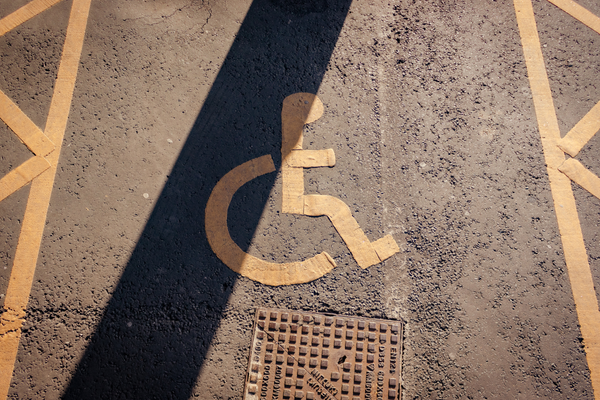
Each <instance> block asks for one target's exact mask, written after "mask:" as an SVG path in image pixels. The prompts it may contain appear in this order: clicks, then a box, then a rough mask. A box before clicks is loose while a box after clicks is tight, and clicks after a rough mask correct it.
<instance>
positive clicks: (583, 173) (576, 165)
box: [558, 158, 600, 199]
mask: <svg viewBox="0 0 600 400" xmlns="http://www.w3.org/2000/svg"><path fill="white" fill-rule="evenodd" d="M558 170H559V171H560V172H562V173H563V174H565V175H566V176H568V177H569V178H570V179H571V180H572V181H573V182H575V183H577V184H578V185H579V186H581V187H582V188H584V189H585V190H587V191H588V192H590V193H591V194H593V195H594V196H596V197H597V198H599V199H600V178H598V177H597V176H596V175H595V174H594V173H593V172H591V171H590V170H589V169H587V168H586V167H584V166H583V165H582V164H581V163H580V162H579V161H577V160H576V159H574V158H569V159H568V160H566V161H565V162H564V163H562V164H561V165H560V166H559V167H558Z"/></svg>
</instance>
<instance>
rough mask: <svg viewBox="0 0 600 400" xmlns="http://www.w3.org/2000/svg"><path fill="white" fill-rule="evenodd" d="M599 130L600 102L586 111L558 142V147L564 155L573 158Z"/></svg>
mask: <svg viewBox="0 0 600 400" xmlns="http://www.w3.org/2000/svg"><path fill="white" fill-rule="evenodd" d="M599 130H600V102H598V103H597V104H596V105H595V106H594V107H593V108H592V109H591V110H590V111H588V113H587V114H586V115H585V116H584V117H583V118H581V120H580V121H579V122H578V123H577V124H576V125H575V126H574V127H573V129H571V130H570V131H569V133H567V134H566V136H565V137H564V138H562V139H561V140H559V141H558V147H560V148H561V149H562V150H563V151H564V152H565V153H567V154H569V155H571V156H572V157H575V156H576V155H577V154H578V153H579V151H580V150H581V149H582V148H583V146H585V145H586V144H587V142H589V141H590V139H591V138H592V136H594V135H595V134H596V132H598V131H599Z"/></svg>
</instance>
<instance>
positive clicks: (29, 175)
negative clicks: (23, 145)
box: [0, 157, 50, 201]
mask: <svg viewBox="0 0 600 400" xmlns="http://www.w3.org/2000/svg"><path fill="white" fill-rule="evenodd" d="M48 168H50V163H49V162H48V161H47V160H46V159H45V158H44V157H31V158H30V159H29V160H27V161H25V162H24V163H23V164H21V165H19V166H18V167H17V168H15V169H13V170H12V171H10V172H9V173H8V174H6V175H5V176H4V177H2V179H0V201H2V200H4V199H5V198H7V197H8V196H10V195H11V194H13V193H14V192H16V191H17V190H19V189H21V188H22V187H23V186H25V185H27V184H28V183H29V182H31V181H32V180H33V178H35V177H37V176H38V175H39V174H41V173H42V172H44V171H45V170H47V169H48Z"/></svg>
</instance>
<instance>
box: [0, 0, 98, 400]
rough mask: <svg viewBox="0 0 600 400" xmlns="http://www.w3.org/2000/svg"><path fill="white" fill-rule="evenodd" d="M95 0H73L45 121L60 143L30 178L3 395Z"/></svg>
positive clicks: (3, 329) (3, 360)
mask: <svg viewBox="0 0 600 400" xmlns="http://www.w3.org/2000/svg"><path fill="white" fill-rule="evenodd" d="M90 2H91V0H73V4H72V6H71V14H70V17H69V25H68V27H67V35H66V38H65V44H64V47H63V53H62V57H61V61H60V66H59V68H58V75H57V79H56V83H55V85H54V93H53V96H52V102H51V104H50V111H49V113H48V119H47V121H46V135H47V136H48V137H49V138H50V140H51V141H52V142H54V143H55V144H56V149H55V150H54V151H53V152H52V153H50V154H49V155H48V156H47V157H46V159H47V160H48V161H49V162H50V168H49V169H47V170H46V171H45V172H43V173H42V174H41V175H39V176H38V177H37V178H35V179H34V180H33V182H32V184H31V190H30V193H29V199H28V201H27V208H26V210H25V217H24V218H23V225H22V228H21V234H20V236H19V241H18V244H17V249H16V252H15V260H14V263H13V267H12V271H11V275H10V279H9V283H8V289H7V293H6V298H5V300H4V310H3V313H2V315H1V316H0V398H6V396H7V395H8V391H9V388H10V380H11V378H12V373H13V368H14V363H15V359H16V355H17V350H18V346H19V339H20V337H21V326H22V324H23V322H24V318H25V310H26V308H27V303H28V301H29V294H30V292H31V286H32V283H33V277H34V274H35V267H36V264H37V258H38V254H39V249H40V244H41V241H42V235H43V232H44V225H45V223H46V215H47V212H48V206H49V203H50V196H51V194H52V187H53V185H54V178H55V175H56V169H57V166H58V160H59V157H60V149H61V146H62V139H63V136H64V132H65V128H66V125H67V120H68V116H69V109H70V107H71V99H72V97H73V89H74V87H75V80H76V77H77V69H78V64H79V59H80V56H81V49H82V46H83V39H84V37H85V29H86V25H87V19H88V14H89V8H90Z"/></svg>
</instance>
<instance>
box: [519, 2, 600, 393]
mask: <svg viewBox="0 0 600 400" xmlns="http://www.w3.org/2000/svg"><path fill="white" fill-rule="evenodd" d="M550 1H552V0H550ZM552 3H553V4H555V5H556V6H558V7H559V8H561V9H562V8H563V7H565V9H564V11H566V12H568V13H569V14H571V15H572V16H574V17H575V18H577V19H578V17H579V16H582V17H585V21H586V22H590V21H591V22H593V21H595V20H594V19H593V18H590V17H589V14H590V13H589V12H588V11H585V12H583V11H581V10H582V8H581V7H580V6H577V5H573V4H571V3H572V2H566V1H557V0H554V1H552ZM514 5H515V12H516V15H517V23H518V25H519V31H520V35H521V42H522V45H523V53H524V55H525V62H526V65H527V72H528V75H529V84H530V86H531V92H532V95H533V103H534V107H535V112H536V116H537V122H538V127H539V131H540V136H541V139H542V147H543V149H544V157H545V159H546V165H547V171H548V177H549V180H550V188H551V191H552V197H553V200H554V209H555V211H556V218H557V220H558V228H559V231H560V235H561V240H562V244H563V250H564V254H565V261H566V264H567V270H568V272H569V280H570V281H571V289H572V291H573V298H574V300H575V306H576V309H577V316H578V319H579V325H580V327H581V335H582V336H583V344H584V346H585V352H586V358H587V363H588V367H589V369H590V376H591V380H592V387H593V390H594V393H595V398H596V399H600V311H599V310H598V300H597V297H596V292H595V290H594V283H593V281H592V274H591V270H590V265H589V262H588V256H587V252H586V249H585V244H584V241H583V234H582V232H581V225H580V222H579V216H578V214H577V207H576V204H575V197H574V195H573V190H572V188H571V180H570V179H569V177H567V176H566V175H564V174H563V173H561V172H560V171H559V169H558V168H559V167H560V166H561V164H563V163H564V161H565V155H564V153H563V151H562V150H561V149H560V148H559V147H558V146H557V144H558V142H559V141H560V130H559V127H558V120H557V117H556V111H555V108H554V104H553V101H552V92H551V91H550V83H549V80H548V75H547V73H546V67H545V65H544V58H543V55H542V50H541V46H540V39H539V36H538V31H537V26H536V22H535V16H534V12H533V5H532V3H531V0H514ZM582 22H584V21H582ZM586 22H584V23H586ZM586 25H587V23H586ZM592 29H594V30H596V31H597V32H599V30H598V29H597V28H592ZM599 33H600V32H599Z"/></svg>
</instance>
